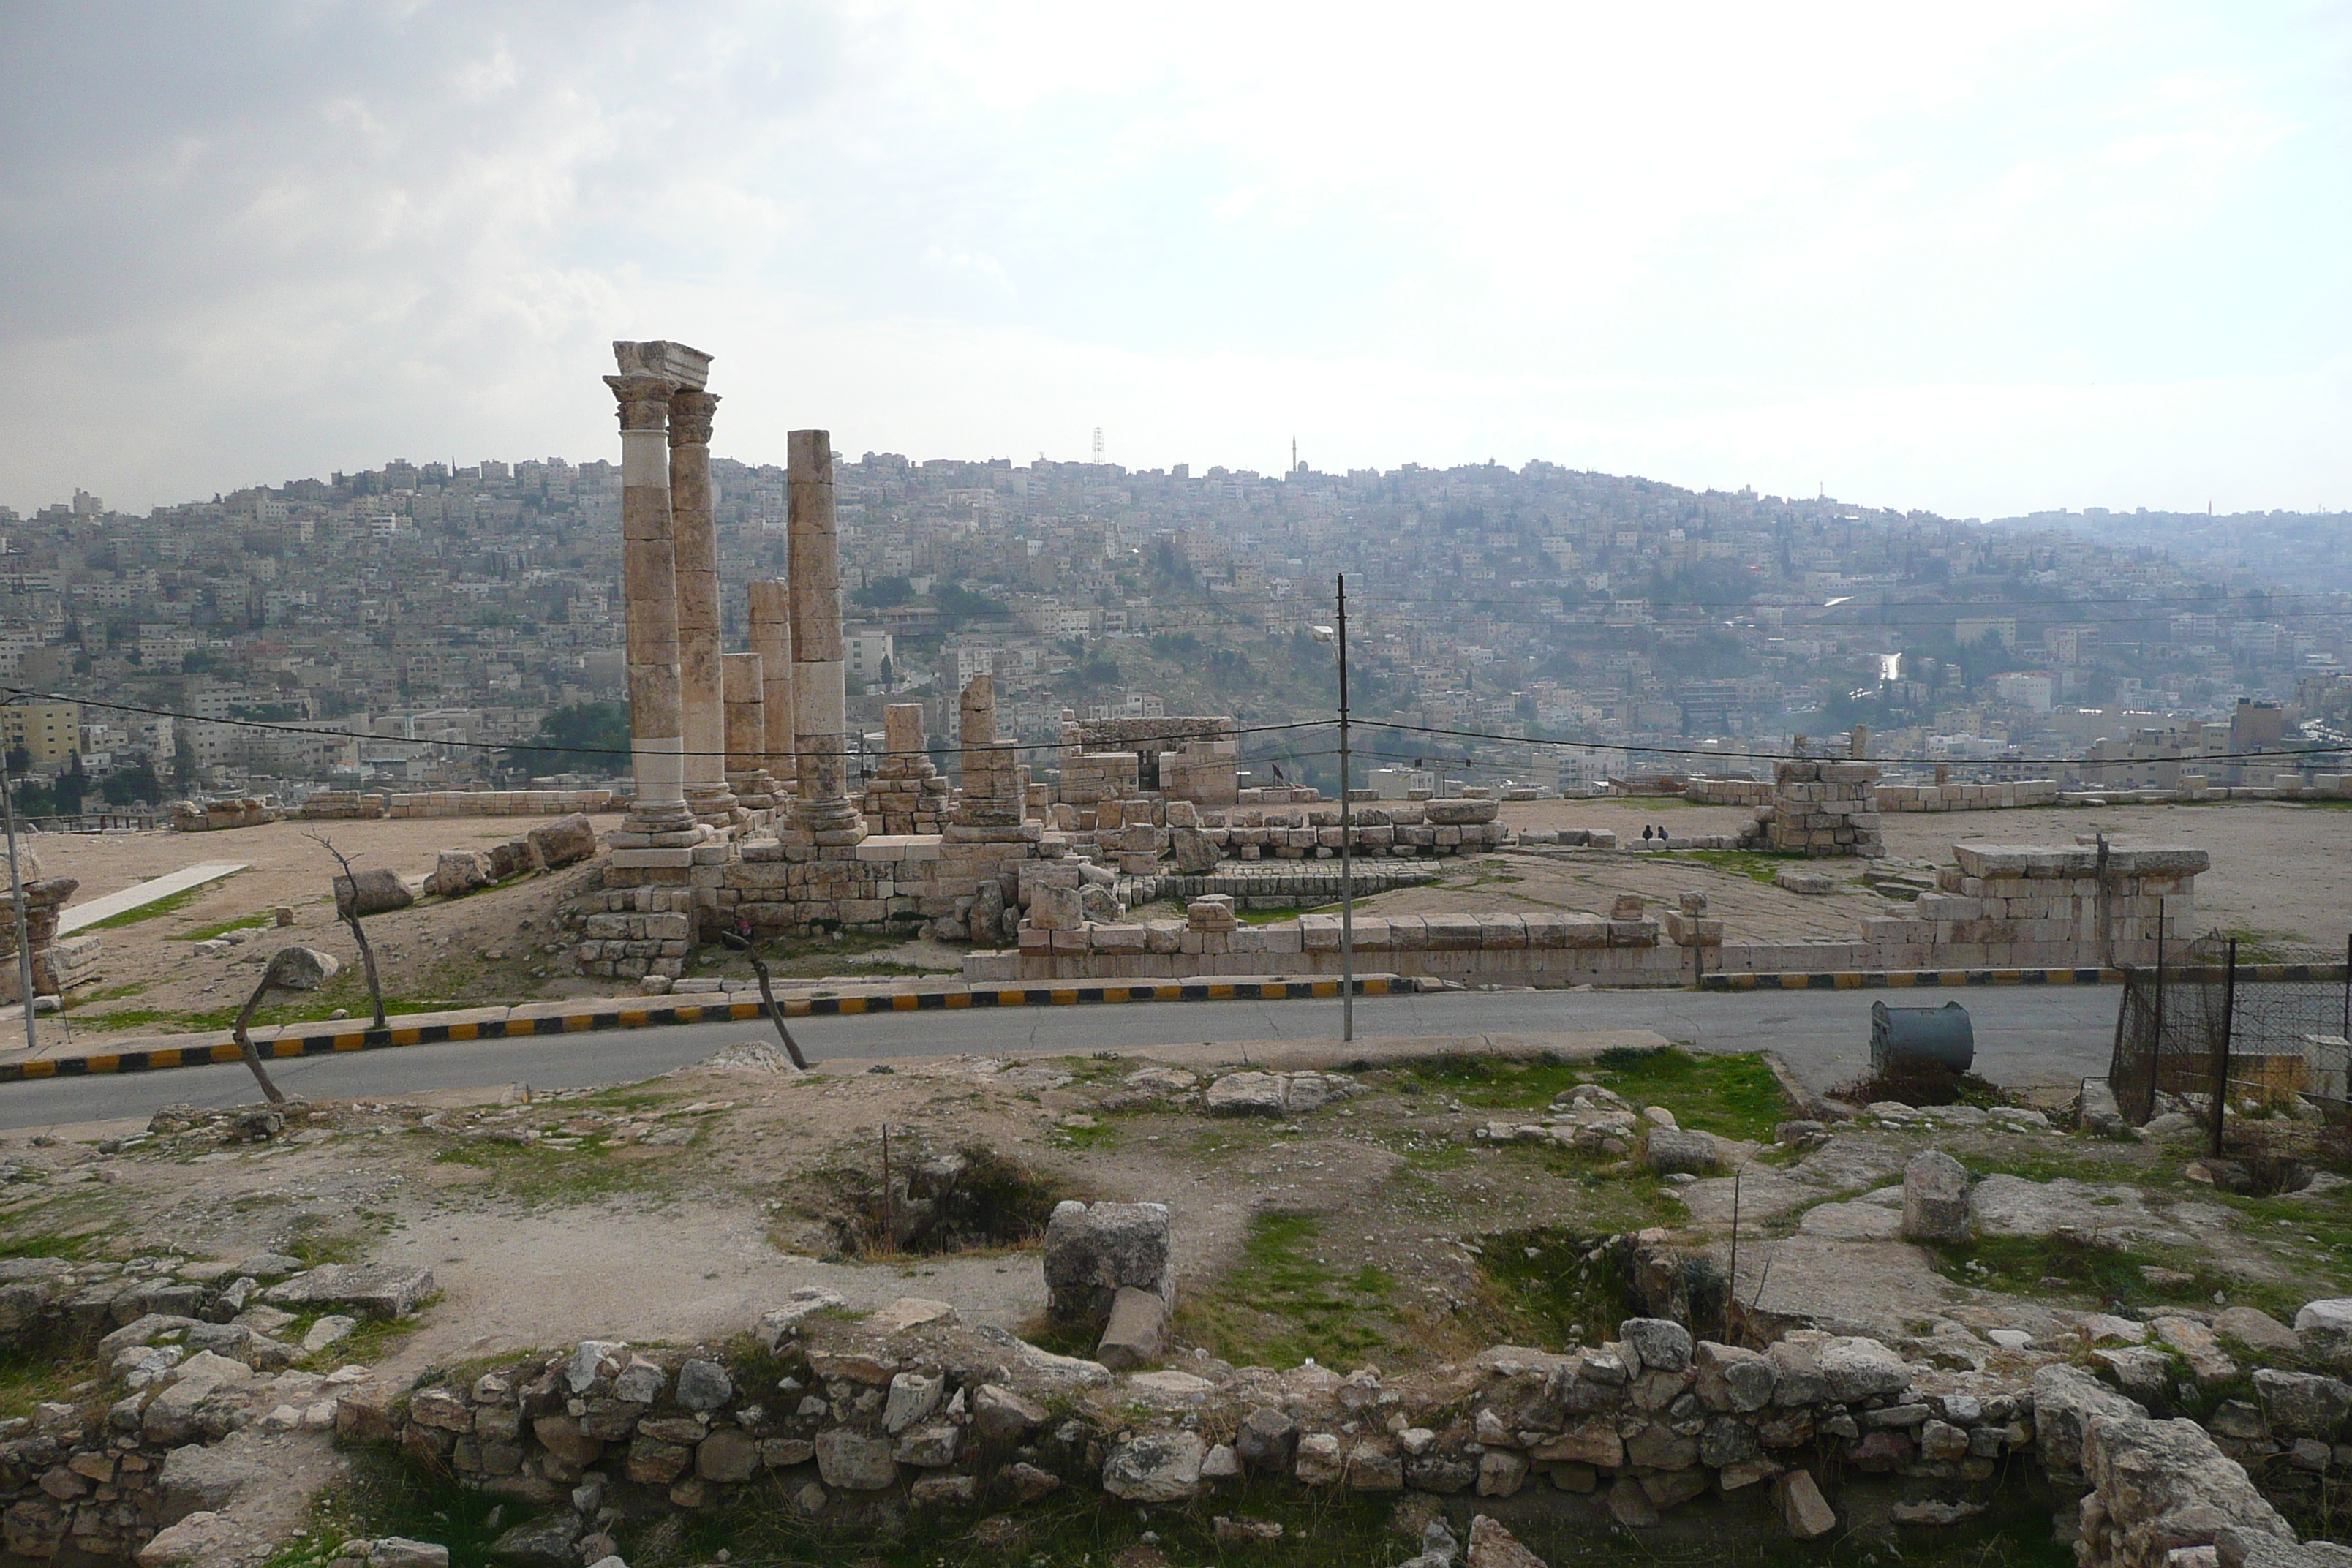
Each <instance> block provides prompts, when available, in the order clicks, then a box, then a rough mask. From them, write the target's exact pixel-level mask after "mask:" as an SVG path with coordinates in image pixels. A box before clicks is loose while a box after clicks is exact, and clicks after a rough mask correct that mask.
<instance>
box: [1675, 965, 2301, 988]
mask: <svg viewBox="0 0 2352 1568" xmlns="http://www.w3.org/2000/svg"><path fill="white" fill-rule="evenodd" d="M2172 973H2173V974H2174V975H2175V976H2176V977H2178V978H2179V980H2181V982H2182V983H2183V984H2187V983H2188V982H2189V981H2191V980H2219V979H2220V978H2221V971H2220V970H2218V969H2203V970H2187V969H2182V970H2177V971H2173V972H2172ZM2123 978H2124V972H2123V971H2122V970H2120V969H2101V968H2097V967H2092V968H2087V969H1841V970H1823V971H1821V972H1819V973H1812V972H1808V971H1803V970H1798V971H1783V972H1780V973H1769V972H1768V973H1756V974H1736V973H1717V974H1709V975H1706V976H1704V977H1702V978H1701V979H1700V981H1699V989H1700V990H1702V991H1875V990H1887V991H1904V990H1911V989H1918V990H1931V989H1936V988H1938V987H1942V986H1948V985H2119V984H2122V983H2123ZM2343 978H2344V965H2342V964H2340V963H2242V964H2240V965H2238V979H2239V980H2240V981H2241V982H2252V983H2256V984H2260V983H2263V982H2278V981H2292V980H2304V981H2321V982H2333V981H2340V980H2342V979H2343Z"/></svg>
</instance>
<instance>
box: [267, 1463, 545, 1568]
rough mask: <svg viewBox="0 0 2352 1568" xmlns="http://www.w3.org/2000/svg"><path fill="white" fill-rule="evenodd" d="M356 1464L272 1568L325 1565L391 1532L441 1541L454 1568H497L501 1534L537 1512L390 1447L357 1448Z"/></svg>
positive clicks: (281, 1550)
mask: <svg viewBox="0 0 2352 1568" xmlns="http://www.w3.org/2000/svg"><path fill="white" fill-rule="evenodd" d="M348 1463H349V1464H350V1467H351V1468H350V1471H349V1476H350V1479H348V1480H346V1481H345V1482H344V1483H343V1484H342V1485H341V1486H340V1487H337V1488H335V1489H333V1490H331V1491H330V1492H328V1493H326V1494H324V1495H322V1496H321V1497H320V1499H319V1500H318V1501H316V1502H315V1503H313V1504H312V1505H311V1513H310V1525H309V1529H310V1534H309V1535H307V1536H303V1537H300V1538H299V1539H297V1540H295V1541H293V1542H289V1544H287V1545H286V1546H283V1547H281V1548H279V1549H278V1553H277V1555H275V1556H273V1557H271V1558H270V1559H269V1561H268V1563H267V1564H265V1568H324V1564H326V1563H329V1562H331V1561H332V1560H333V1558H334V1555H335V1548H336V1547H338V1546H340V1545H341V1544H342V1543H343V1542H346V1541H351V1540H354V1539H363V1538H370V1537H381V1536H385V1535H404V1536H406V1537H408V1538H409V1539H410V1540H412V1541H434V1542H440V1543H441V1544H442V1545H444V1546H446V1547H447V1548H448V1549H449V1563H450V1568H489V1565H490V1543H491V1542H494V1541H496V1540H497V1539H498V1538H499V1532H500V1531H503V1530H506V1529H509V1528H510V1527H512V1526H514V1525H516V1524H518V1523H520V1522H522V1521H525V1520H528V1519H530V1518H533V1517H535V1512H534V1510H531V1509H530V1508H528V1507H526V1506H522V1505H519V1504H517V1503H516V1502H515V1500H513V1499H511V1498H500V1497H499V1496H498V1495H496V1494H495V1493H492V1492H486V1491H472V1490H468V1489H466V1488H464V1487H461V1486H459V1485H458V1484H457V1481H456V1480H455V1479H451V1478H450V1477H449V1476H448V1475H447V1474H446V1472H444V1473H442V1474H438V1475H436V1474H434V1473H431V1472H428V1471H426V1470H425V1469H424V1468H421V1467H411V1466H407V1465H404V1464H402V1463H401V1462H400V1461H399V1460H398V1459H397V1458H394V1456H393V1455H391V1454H390V1453H388V1452H385V1451H383V1450H382V1449H374V1448H355V1449H353V1450H352V1452H351V1455H350V1457H349V1460H348ZM493 1514H495V1515H497V1516H498V1517H497V1519H496V1521H493V1518H492V1516H493Z"/></svg>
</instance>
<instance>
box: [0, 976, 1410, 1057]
mask: <svg viewBox="0 0 2352 1568" xmlns="http://www.w3.org/2000/svg"><path fill="white" fill-rule="evenodd" d="M1410 990H1412V982H1411V981H1409V980H1399V979H1397V978H1396V977H1395V976H1393V975H1387V974H1371V975H1359V976H1357V978H1356V994H1357V995H1359V996H1387V995H1391V994H1402V993H1403V992H1407V991H1410ZM1338 996H1339V981H1337V980H1288V979H1273V980H1254V979H1237V980H1157V981H1153V980H1139V981H1130V982H1126V983H1117V982H1108V981H1105V982H1090V983H1088V984H1083V985H1078V984H1071V985H1002V986H981V985H975V986H972V987H971V988H969V989H962V990H954V991H901V992H883V993H877V994H870V995H860V996H793V997H786V998H785V999H784V1003H783V1009H784V1016H785V1017H787V1018H833V1017H855V1016H859V1015H861V1014H866V1013H934V1012H942V1011H945V1012H954V1011H957V1010H960V1009H963V1008H970V1007H1071V1006H1078V1005H1086V1004H1090V1003H1118V1002H1297V1001H1307V1000H1311V999H1315V998H1318V997H1330V998H1337V997H1338ZM767 1016H768V1008H767V1005H766V1004H765V1003H763V1002H724V1001H713V1002H684V1001H665V1002H660V1003H658V1004H656V1002H655V1000H654V999H653V998H651V997H648V998H647V999H646V1005H644V1006H632V1005H626V1004H616V1003H614V1002H610V1001H604V1002H599V1003H597V1004H594V1005H589V1006H583V1007H582V1008H581V1009H580V1010H579V1011H577V1012H572V1013H556V1014H549V1015H545V1016H538V1017H530V1018H502V1019H501V1018H492V1019H483V1020H475V1021H467V1022H458V1023H447V1024H425V1023H419V1024H407V1025H402V1024H394V1025H393V1026H391V1027H389V1028H383V1029H366V1028H362V1029H354V1028H352V1026H350V1025H349V1024H347V1023H346V1024H337V1025H333V1026H320V1027H319V1028H315V1029H310V1030H305V1031H303V1032H301V1033H299V1034H297V1033H293V1032H290V1030H289V1032H285V1033H281V1034H280V1035H279V1036H278V1037H277V1038H275V1039H269V1040H262V1041H258V1042H257V1043H256V1047H255V1048H256V1049H257V1050H258V1051H259V1052H260V1053H261V1055H262V1057H263V1058H264V1059H266V1060H272V1061H275V1060H279V1059H282V1058H289V1057H323V1056H333V1055H336V1054H338V1053H341V1052H346V1051H377V1050H387V1049H391V1048H393V1047H399V1046H432V1045H443V1044H446V1043H448V1042H450V1041H453V1040H498V1039H525V1038H539V1037H543V1036H548V1035H577V1034H584V1033H587V1032H589V1031H592V1030H598V1029H658V1028H664V1027H667V1026H670V1025H674V1024H725V1023H751V1022H754V1021H756V1020H759V1019H762V1018H765V1017H767ZM244 1059H245V1058H243V1056H242V1055H240V1054H239V1052H238V1051H237V1048H236V1044H235V1043H234V1042H230V1041H223V1042H220V1043H217V1044H214V1045H208V1046H163V1047H149V1048H147V1049H144V1050H128V1051H100V1052H94V1053H92V1054H90V1055H89V1056H80V1057H55V1058H40V1059H37V1060H33V1061H28V1062H0V1083H22V1082H24V1081H25V1080H26V1079H49V1078H86V1077H94V1076H97V1075H100V1074H105V1073H126V1072H162V1071H164V1070H166V1069H169V1068H197V1067H212V1066H215V1065H216V1064H218V1063H222V1062H236V1061H242V1060H244Z"/></svg>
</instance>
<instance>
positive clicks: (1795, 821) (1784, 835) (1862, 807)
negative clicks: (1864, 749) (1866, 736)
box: [1746, 763, 1884, 859]
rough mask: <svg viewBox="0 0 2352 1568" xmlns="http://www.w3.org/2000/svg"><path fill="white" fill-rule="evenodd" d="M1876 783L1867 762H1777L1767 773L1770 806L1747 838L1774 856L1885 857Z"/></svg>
mask: <svg viewBox="0 0 2352 1568" xmlns="http://www.w3.org/2000/svg"><path fill="white" fill-rule="evenodd" d="M1877 784H1878V770H1877V769H1876V768H1874V767H1873V766H1872V765H1871V764H1870V763H1780V764H1779V765H1778V766H1776V767H1775V768H1774V769H1773V770H1772V799H1771V804H1769V805H1766V806H1765V807H1764V808H1763V809H1761V810H1760V811H1759V812H1758V813H1757V814H1756V821H1755V824H1754V826H1752V827H1751V828H1750V829H1749V831H1748V835H1747V836H1746V837H1748V838H1749V839H1750V840H1752V841H1753V844H1754V846H1755V847H1757V848H1759V849H1764V850H1767V851H1769V852H1771V853H1773V854H1779V855H1811V856H1815V857H1819V858H1832V857H1838V856H1857V855H1858V856H1861V857H1864V858H1870V859H1875V858H1877V857H1878V856H1879V855H1880V854H1882V853H1884V850H1883V848H1882V847H1881V846H1880V843H1879V837H1878V805H1877V800H1876V795H1877Z"/></svg>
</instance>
